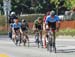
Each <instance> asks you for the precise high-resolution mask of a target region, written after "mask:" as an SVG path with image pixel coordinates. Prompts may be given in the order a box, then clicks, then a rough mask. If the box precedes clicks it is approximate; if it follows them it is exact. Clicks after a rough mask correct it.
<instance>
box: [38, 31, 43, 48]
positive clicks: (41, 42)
mask: <svg viewBox="0 0 75 57" xmlns="http://www.w3.org/2000/svg"><path fill="white" fill-rule="evenodd" d="M39 38H40V44H41V46H42V47H43V41H42V31H41V32H40V37H39Z"/></svg>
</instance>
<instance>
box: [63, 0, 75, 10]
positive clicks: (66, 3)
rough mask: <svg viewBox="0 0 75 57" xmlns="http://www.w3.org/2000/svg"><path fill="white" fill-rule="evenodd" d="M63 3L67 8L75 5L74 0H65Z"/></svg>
mask: <svg viewBox="0 0 75 57" xmlns="http://www.w3.org/2000/svg"><path fill="white" fill-rule="evenodd" d="M64 5H65V6H66V7H67V9H72V8H74V7H75V0H68V1H66V0H65V3H64Z"/></svg>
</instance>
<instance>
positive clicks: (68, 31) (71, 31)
mask: <svg viewBox="0 0 75 57" xmlns="http://www.w3.org/2000/svg"><path fill="white" fill-rule="evenodd" d="M56 35H71V36H75V29H63V30H60V31H59V32H57V33H56Z"/></svg>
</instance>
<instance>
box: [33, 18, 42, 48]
mask: <svg viewBox="0 0 75 57" xmlns="http://www.w3.org/2000/svg"><path fill="white" fill-rule="evenodd" d="M34 28H35V30H34V31H35V34H36V33H37V31H39V35H40V38H39V39H40V40H39V41H40V44H41V46H42V47H43V42H42V29H43V21H42V18H41V17H38V19H36V20H35V21H34ZM36 42H37V39H36Z"/></svg>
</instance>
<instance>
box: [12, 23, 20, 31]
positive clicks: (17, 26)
mask: <svg viewBox="0 0 75 57" xmlns="http://www.w3.org/2000/svg"><path fill="white" fill-rule="evenodd" d="M12 28H14V30H18V29H20V28H21V23H20V22H19V23H18V24H16V23H13V26H12Z"/></svg>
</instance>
